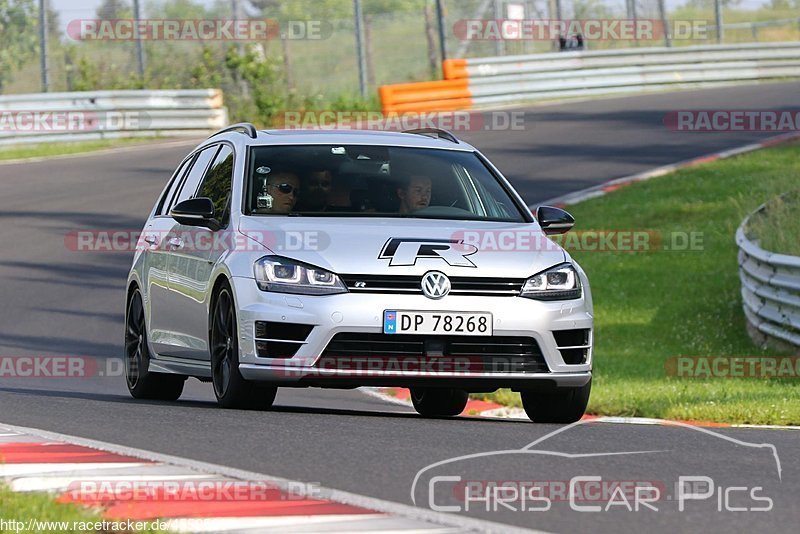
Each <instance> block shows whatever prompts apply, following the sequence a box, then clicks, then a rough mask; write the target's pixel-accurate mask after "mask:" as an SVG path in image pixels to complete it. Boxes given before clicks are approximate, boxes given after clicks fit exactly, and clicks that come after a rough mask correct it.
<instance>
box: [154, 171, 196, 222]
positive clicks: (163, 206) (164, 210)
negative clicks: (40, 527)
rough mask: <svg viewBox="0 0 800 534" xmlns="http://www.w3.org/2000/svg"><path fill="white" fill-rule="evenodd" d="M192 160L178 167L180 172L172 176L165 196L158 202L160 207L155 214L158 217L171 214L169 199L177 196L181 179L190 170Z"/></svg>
mask: <svg viewBox="0 0 800 534" xmlns="http://www.w3.org/2000/svg"><path fill="white" fill-rule="evenodd" d="M192 159H193V158H186V159H185V160H183V161H182V162H181V164H180V166H179V167H178V170H177V171H175V174H173V175H172V179H171V180H170V181H169V184H168V185H167V187H166V189H165V190H164V194H163V195H161V198H160V199H159V201H158V207H157V208H156V212H155V214H156V216H159V215H168V214H169V199H171V198H172V197H173V195H174V194H175V190H176V189H177V188H178V185H179V184H180V183H181V178H183V173H184V172H185V171H186V169H187V168H188V166H189V164H190V163H191V161H192Z"/></svg>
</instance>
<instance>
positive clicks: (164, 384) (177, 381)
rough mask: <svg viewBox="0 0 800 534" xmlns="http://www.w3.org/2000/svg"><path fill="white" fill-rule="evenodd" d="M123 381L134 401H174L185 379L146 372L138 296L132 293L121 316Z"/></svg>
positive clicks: (146, 352) (147, 361)
mask: <svg viewBox="0 0 800 534" xmlns="http://www.w3.org/2000/svg"><path fill="white" fill-rule="evenodd" d="M125 381H126V382H127V384H128V391H130V393H131V396H132V397H133V398H135V399H152V400H177V399H178V398H179V397H180V396H181V393H183V384H184V383H185V382H186V377H185V376H182V375H168V374H162V373H153V372H150V349H149V347H148V346H147V327H146V325H145V318H144V306H143V305H142V294H141V292H140V291H139V289H135V290H134V291H133V293H132V294H131V298H130V300H129V301H128V309H127V312H126V314H125Z"/></svg>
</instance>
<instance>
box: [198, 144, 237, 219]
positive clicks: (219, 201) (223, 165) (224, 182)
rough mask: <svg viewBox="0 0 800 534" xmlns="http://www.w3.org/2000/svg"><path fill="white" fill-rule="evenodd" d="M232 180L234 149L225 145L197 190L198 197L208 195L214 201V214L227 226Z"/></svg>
mask: <svg viewBox="0 0 800 534" xmlns="http://www.w3.org/2000/svg"><path fill="white" fill-rule="evenodd" d="M232 180H233V150H232V149H231V148H230V147H228V146H223V147H222V149H221V150H220V151H219V153H218V154H217V157H216V158H215V159H214V163H212V164H211V168H210V169H209V170H208V172H207V173H206V177H205V179H204V180H203V183H202V184H201V185H200V189H199V190H198V192H197V196H198V197H208V198H210V199H211V200H212V201H213V202H214V214H215V216H216V218H217V219H218V220H219V221H220V223H222V226H227V225H228V220H229V219H230V209H229V201H230V198H231V183H232Z"/></svg>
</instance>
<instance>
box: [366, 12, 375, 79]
mask: <svg viewBox="0 0 800 534" xmlns="http://www.w3.org/2000/svg"><path fill="white" fill-rule="evenodd" d="M364 40H365V41H366V47H365V48H366V63H367V85H368V86H369V87H375V47H374V42H373V41H374V40H373V39H372V15H367V16H365V17H364Z"/></svg>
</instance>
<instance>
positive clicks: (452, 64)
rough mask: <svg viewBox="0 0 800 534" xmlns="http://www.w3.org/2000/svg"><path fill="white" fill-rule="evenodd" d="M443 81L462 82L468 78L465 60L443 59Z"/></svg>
mask: <svg viewBox="0 0 800 534" xmlns="http://www.w3.org/2000/svg"><path fill="white" fill-rule="evenodd" d="M442 70H443V71H444V79H445V80H462V79H466V78H469V74H468V73H467V60H466V59H445V60H444V61H443V62H442Z"/></svg>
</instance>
